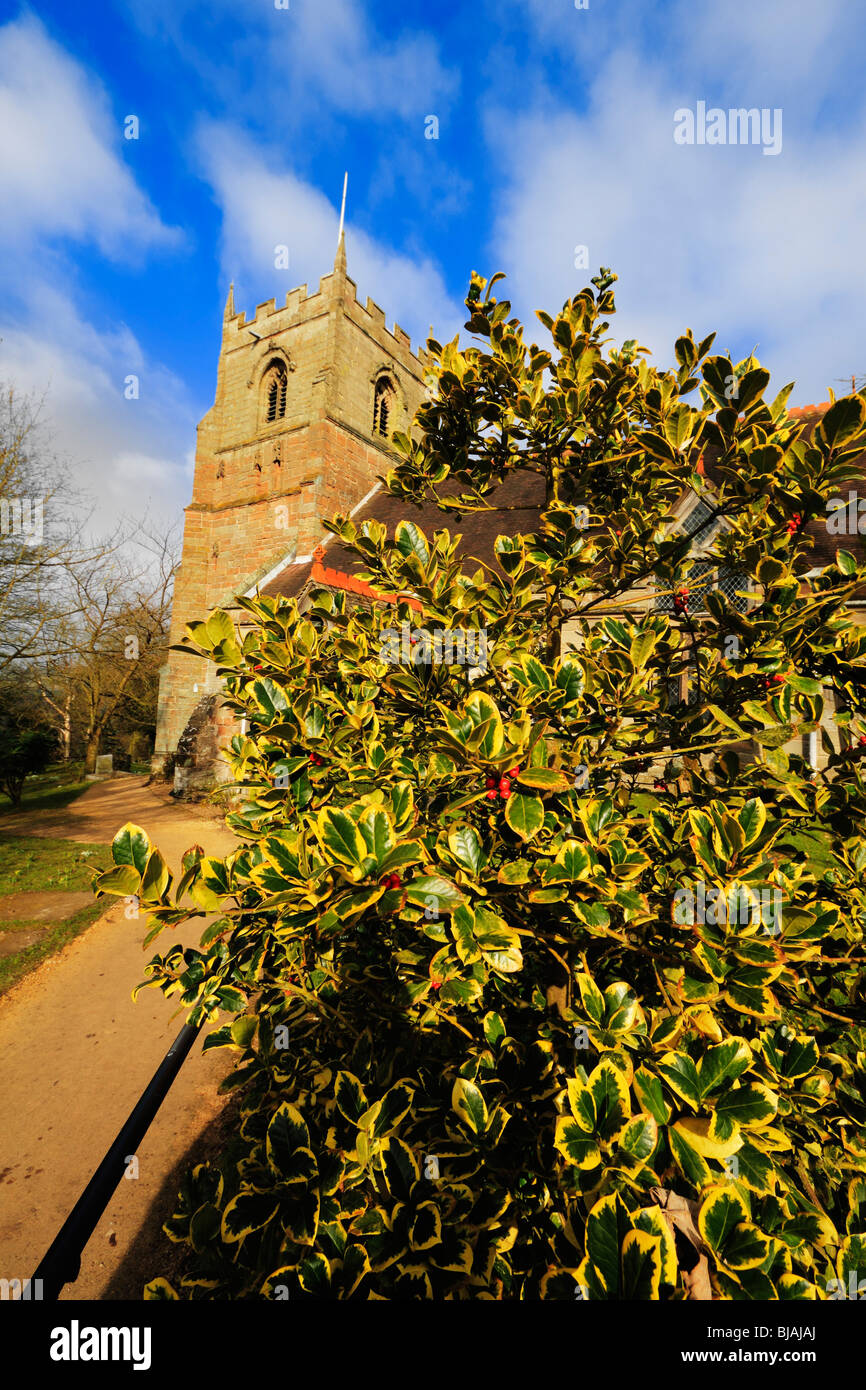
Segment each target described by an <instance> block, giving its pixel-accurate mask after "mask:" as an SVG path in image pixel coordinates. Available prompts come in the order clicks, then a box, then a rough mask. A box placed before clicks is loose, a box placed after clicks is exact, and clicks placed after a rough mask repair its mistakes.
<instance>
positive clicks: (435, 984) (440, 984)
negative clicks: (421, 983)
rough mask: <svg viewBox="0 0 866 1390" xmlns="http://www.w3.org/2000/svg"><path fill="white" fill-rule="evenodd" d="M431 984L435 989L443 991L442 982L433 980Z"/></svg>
mask: <svg viewBox="0 0 866 1390" xmlns="http://www.w3.org/2000/svg"><path fill="white" fill-rule="evenodd" d="M430 983H431V985H432V986H433V988H434V989H441V988H442V981H441V980H431V981H430Z"/></svg>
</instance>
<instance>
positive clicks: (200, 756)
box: [152, 231, 866, 796]
mask: <svg viewBox="0 0 866 1390" xmlns="http://www.w3.org/2000/svg"><path fill="white" fill-rule="evenodd" d="M427 372H428V367H427V363H426V360H425V353H424V351H423V350H422V351H420V352H417V353H416V352H413V350H412V345H411V342H410V340H409V336H408V334H406V333H405V332H404V331H403V329H402V328H400V326H399V325H398V324H395V325H394V327H393V329H389V328H388V327H387V326H386V322H385V314H384V312H383V310H382V309H381V308H380V307H379V306H378V305H377V304H375V303H374V302H373V301H372V300H371V299H369V298H368V299H367V301H366V303H365V304H362V303H361V302H360V300H359V299H358V296H357V287H356V285H355V283H354V281H353V280H351V279H350V278H349V275H348V273H347V266H346V246H345V237H344V235H343V233H342V231H341V234H340V239H339V244H338V248H337V254H336V257H335V261H334V267H333V270H332V271H331V273H330V274H329V275H325V276H323V277H322V278H321V279H320V281H319V286H318V289H317V290H316V291H315V292H314V293H312V294H308V293H307V286H306V285H301V286H300V287H299V288H296V289H293V290H290V291H289V293H288V294H287V295H286V300H285V303H284V304H282V305H280V306H279V307H277V304H276V301H275V300H273V299H271V300H268V301H267V302H266V303H264V304H259V305H258V307H257V309H256V312H255V316H254V318H253V319H252V320H251V321H250V322H247V319H246V315H245V313H243V312H240V313H238V312H236V311H235V306H234V294H233V288H230V289H229V294H228V300H227V302H226V306H225V313H224V316H223V327H222V343H221V347H220V354H219V363H218V368H217V383H216V393H215V399H214V404H213V406H212V407H211V409H210V410H209V411H208V412H207V414H206V415H205V417H204V419H203V420H202V421H201V423H200V425H199V427H198V438H197V447H196V455H195V475H194V481H193V493H192V500H191V502H190V504H189V506H188V507H187V508H186V511H185V522H184V535H183V551H182V557H181V563H180V566H179V569H178V571H177V575H176V578H175V589H174V602H173V609H172V620H171V631H170V638H169V641H170V644H171V645H172V646H175V645H176V644H178V643H180V642H182V640H183V638H184V634H185V627H186V624H187V623H189V622H194V621H197V620H201V619H203V618H205V617H207V615H208V613H210V612H211V611H212V610H213V609H214V608H225V609H227V610H229V611H231V610H232V609H233V608H235V604H234V600H235V598H236V597H237V596H238V595H250V596H252V595H254V594H255V593H256V592H260V593H263V594H270V595H274V596H276V595H283V596H285V597H287V598H294V599H297V600H298V601H299V602H300V603H301V605H303V601H304V597H305V595H306V593H307V592H308V591H309V590H310V589H311V588H314V587H322V586H325V587H331V588H337V589H343V590H345V591H346V592H347V593H348V594H351V595H354V596H356V599H357V601H358V602H365V601H367V602H369V601H370V600H371V599H372V598H373V597H374V595H373V594H372V592H371V590H370V589H369V587H368V586H367V584H366V583H365V582H364V581H363V580H362V579H361V578H359V577H358V575H357V573H356V571H357V570H359V569H360V568H361V563H360V560H359V558H358V557H357V556H356V555H354V554H352V553H351V552H348V551H346V550H345V549H344V548H343V547H342V546H341V545H340V543H339V541H338V540H337V539H336V538H335V537H334V536H333V535H332V534H331V533H330V532H326V531H325V529H324V527H323V525H322V522H323V519H326V518H331V517H333V516H334V515H335V514H337V513H342V514H344V515H345V514H347V513H351V514H352V516H353V518H354V519H355V520H356V521H362V520H364V519H365V518H367V517H371V518H372V517H374V518H375V519H376V520H377V521H380V522H382V523H384V524H385V525H386V526H387V528H388V531H389V534H393V531H394V527H395V526H396V524H397V522H398V521H399V520H400V518H401V517H402V516H404V515H405V514H406V504H405V503H404V502H402V501H401V500H400V499H398V498H395V497H392V496H391V495H390V494H389V493H388V492H386V491H385V489H384V488H383V486H382V483H381V482H380V481H378V479H379V478H380V477H381V476H382V475H384V474H386V473H387V472H388V471H389V469H390V468H391V467H392V466H393V463H394V461H395V457H396V456H395V454H394V452H393V449H392V447H391V444H390V437H391V435H392V434H393V432H394V431H395V430H402V431H406V430H407V429H408V427H409V424H410V422H411V421H412V418H413V416H414V414H415V412H416V410H417V409H418V408H419V406H420V405H421V404H422V402H423V400H424V398H425V392H426V390H427ZM825 409H826V405H821V406H806V407H803V408H802V409H800V410H792V411H790V412H789V414H790V416H791V417H792V418H796V419H802V420H803V423H804V426H805V429H806V430H807V431H810V430H811V429H812V428H814V425H815V423H816V422H817V420H818V419H819V418H820V415H821V414H822V413H823V411H824V410H825ZM864 471H866V470H864ZM708 481H709V479H708ZM542 489H543V483H542V480H541V478H540V477H539V475H537V474H534V473H529V472H526V473H520V472H514V473H511V474H509V476H508V477H507V479H506V481H505V482H504V483H503V484H501V486H500V487H499V488H497V489H496V491H495V494H494V495H493V497H492V499H491V500H492V501H494V502H495V508H494V509H493V510H491V511H489V512H486V513H478V514H474V515H472V516H471V517H468V518H466V521H465V522H464V524H463V526H462V528H461V529H462V530H463V532H464V535H463V539H462V542H461V545H460V549H459V552H458V553H460V554H461V555H462V556H465V557H467V558H469V557H472V558H473V559H476V560H482V561H484V562H486V563H487V564H496V557H495V552H494V544H495V541H496V538H497V536H500V535H507V536H514V535H517V534H519V533H520V532H524V533H525V532H527V531H532V530H533V529H534V528H535V524H536V522H537V519H538V516H539V514H540V512H541V510H542V507H543V503H544V498H543V490H542ZM707 515H709V512H708V509H707V508H706V504H705V503H704V502H702V501H699V499H698V498H697V497H696V496H695V495H694V493H692V492H691V490H690V489H689V490H687V491H686V492H685V493H684V494H683V496H682V497H681V499H680V501H679V502H678V504H677V506H676V508H675V509H674V514H673V517H672V524H673V526H674V528H682V529H683V530H684V531H687V532H688V533H689V534H692V535H694V537H695V545H694V552H695V553H696V554H697V555H699V553H700V550H701V549H702V548H704V547H706V546H707V545H708V544H709V542H710V539H711V537H710V536H709V535H707V534H706V533H704V531H703V522H704V520H705V518H706V516H707ZM413 520H415V521H416V523H417V524H418V525H419V526H420V527H421V528H422V530H424V531H426V532H427V533H428V534H430V533H432V531H434V530H435V529H437V528H441V527H442V526H443V525H448V524H449V522H448V518H447V517H444V516H443V513H442V512H440V511H439V510H438V508H437V507H436V506H435V504H433V503H429V504H426V505H424V506H423V507H422V508H421V510H420V511H417V512H415V513H413ZM452 529H453V527H452ZM809 531H810V533H811V534H812V536H813V554H814V560H813V562H812V563H817V565H818V566H819V568H820V567H821V566H823V565H825V564H829V563H831V562H832V559H833V552H834V551H835V549H836V547H837V546H838V544H839V543H840V542H839V541H838V539H837V538H835V537H833V536H830V535H829V534H828V530H827V527H826V526H825V525H823V524H822V523H821V522H820V521H816V522H814V523H813V524H812V525H811V526H810V528H809ZM700 563H703V564H705V565H709V561H705V562H700V561H699V564H700ZM813 572H814V571H813ZM738 579H739V577H738V576H736V575H725V574H720V576H719V581H718V582H719V584H720V587H723V588H725V589H726V590H727V591H728V592H729V593H730V595H731V597H733V595H734V593H735V592H736V590H737V588H738ZM738 603H739V600H738ZM658 606H660V607H662V608H664V607H665V604H664V602H662V603H661V604H659V605H658ZM858 606H859V605H858ZM236 615H237V616H238V617H239V616H240V612H239V610H236ZM858 616H859V615H858ZM683 694H684V692H683ZM234 732H236V725H235V722H234V717H233V715H232V714H231V712H230V711H227V710H225V709H224V708H223V707H222V704H221V699H220V681H219V678H218V677H217V673H216V668H215V667H214V666H213V665H212V664H210V663H209V662H207V661H206V660H205V659H204V658H203V657H198V656H196V655H193V654H189V653H185V652H179V651H169V653H168V657H167V661H166V663H165V665H164V667H163V669H162V672H161V677H160V687H159V705H158V715H157V730H156V741H155V748H154V754H153V762H152V767H153V771H154V773H155V774H157V775H159V774H160V773H163V772H168V774H169V775H170V776H172V777H173V780H174V791H175V794H176V795H178V796H183V795H187V794H189V795H195V794H199V793H202V792H205V791H206V790H208V789H209V788H210V787H212V786H213V785H214V783H215V782H216V781H217V780H220V779H227V778H228V775H229V773H228V767H227V765H225V763H224V762H223V760H222V759H221V758H220V757H219V749H220V748H221V747H224V746H225V745H226V743H227V742H228V740H229V739H230V737H231V735H232V734H233V733H234ZM804 751H805V750H804ZM809 753H810V754H811V755H812V757H814V756H815V754H814V748H811V749H810V750H809Z"/></svg>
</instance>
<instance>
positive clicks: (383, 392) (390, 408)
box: [373, 376, 396, 439]
mask: <svg viewBox="0 0 866 1390" xmlns="http://www.w3.org/2000/svg"><path fill="white" fill-rule="evenodd" d="M395 399H396V393H395V391H394V384H393V382H392V381H391V379H390V377H387V376H383V377H380V378H379V380H378V381H377V382H376V391H375V395H374V397H373V433H374V434H381V435H383V436H384V438H385V439H387V438H388V435H389V434H390V432H391V424H392V420H393V414H394V402H395Z"/></svg>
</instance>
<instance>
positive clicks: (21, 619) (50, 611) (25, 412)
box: [0, 385, 104, 672]
mask: <svg viewBox="0 0 866 1390" xmlns="http://www.w3.org/2000/svg"><path fill="white" fill-rule="evenodd" d="M42 405H43V402H42V401H40V400H37V399H35V398H34V397H31V396H22V395H20V394H19V393H17V392H16V391H15V389H14V387H10V386H3V385H0V672H2V671H4V670H7V669H9V668H12V667H14V666H15V665H16V664H20V663H21V662H24V661H31V660H33V659H35V658H39V657H44V656H46V655H50V654H55V655H58V656H59V655H63V654H64V653H63V651H62V650H60V649H57V646H56V644H57V642H58V641H59V640H60V639H61V637H62V633H63V620H64V618H70V617H72V616H73V614H74V596H73V594H72V592H71V591H70V589H69V586H68V583H67V580H68V576H69V572H70V567H72V566H74V565H75V563H87V562H88V561H89V560H90V559H92V558H93V554H94V553H95V551H96V550H98V549H99V548H100V546H97V547H95V548H91V550H89V551H88V549H87V548H86V547H85V546H83V544H82V542H81V536H82V533H83V525H84V524H85V522H84V521H83V519H82V507H83V505H84V500H85V499H84V497H83V494H82V493H81V492H80V491H79V490H77V489H76V488H75V487H74V485H73V482H72V479H71V476H70V471H69V467H68V465H67V464H65V463H64V462H63V461H62V460H60V459H59V458H58V457H57V456H56V455H55V454H54V453H53V451H52V448H51V443H50V440H49V438H48V435H47V432H46V429H45V426H44V425H43V422H42V418H41V415H42ZM102 544H103V546H104V543H102Z"/></svg>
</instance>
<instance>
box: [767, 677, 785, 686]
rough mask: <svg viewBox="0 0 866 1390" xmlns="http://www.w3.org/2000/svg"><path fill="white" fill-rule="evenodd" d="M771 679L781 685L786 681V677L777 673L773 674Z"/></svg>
mask: <svg viewBox="0 0 866 1390" xmlns="http://www.w3.org/2000/svg"><path fill="white" fill-rule="evenodd" d="M770 679H771V680H772V681H773V683H774V684H775V685H780V684H781V683H782V682H783V681H784V679H785V677H784V676H779V675H776V676H771V677H770Z"/></svg>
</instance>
